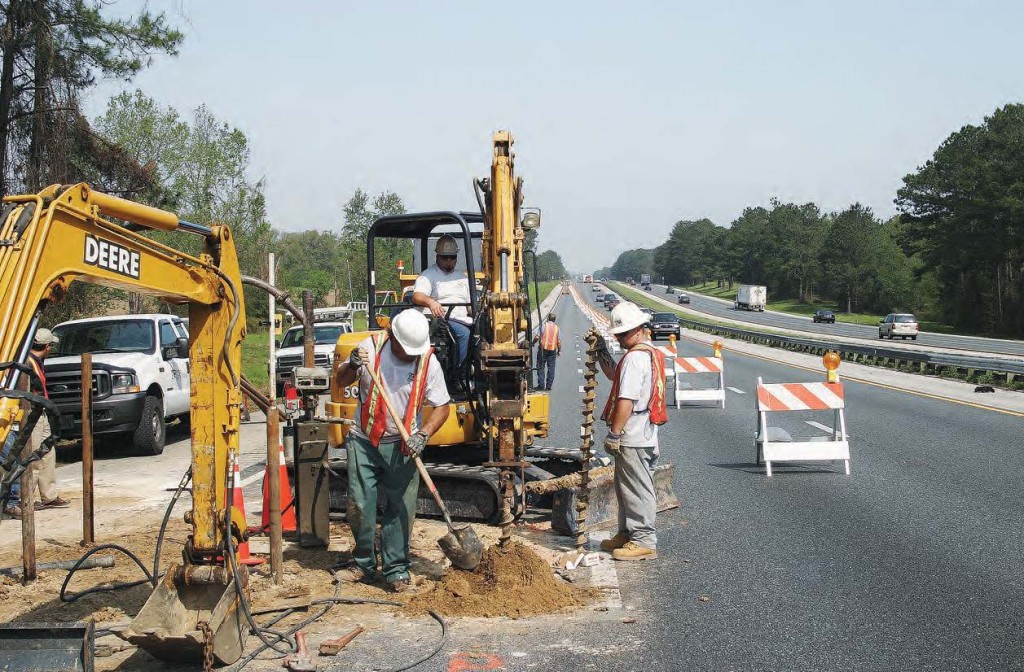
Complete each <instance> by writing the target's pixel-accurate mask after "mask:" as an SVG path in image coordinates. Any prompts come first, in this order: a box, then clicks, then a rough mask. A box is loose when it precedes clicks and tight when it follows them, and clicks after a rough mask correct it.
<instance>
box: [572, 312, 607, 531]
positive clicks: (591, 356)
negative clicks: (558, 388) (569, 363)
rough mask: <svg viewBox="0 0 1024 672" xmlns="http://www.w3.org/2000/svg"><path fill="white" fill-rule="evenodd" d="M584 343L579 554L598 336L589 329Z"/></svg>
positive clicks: (587, 499)
mask: <svg viewBox="0 0 1024 672" xmlns="http://www.w3.org/2000/svg"><path fill="white" fill-rule="evenodd" d="M583 340H584V341H586V343H587V361H586V364H585V365H584V366H585V372H584V374H583V380H584V382H583V411H582V413H583V422H582V424H580V452H582V453H583V470H582V471H581V472H580V490H579V495H578V496H577V498H576V550H577V551H583V548H584V546H586V544H587V513H588V512H589V509H590V460H591V458H592V457H593V455H594V453H593V450H592V448H593V446H594V400H595V398H596V396H597V352H598V342H599V341H600V340H601V335H600V334H599V333H598V332H597V330H596V329H593V328H591V329H590V331H588V332H587V333H586V334H585V335H584V336H583Z"/></svg>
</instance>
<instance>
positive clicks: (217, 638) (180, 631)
mask: <svg viewBox="0 0 1024 672" xmlns="http://www.w3.org/2000/svg"><path fill="white" fill-rule="evenodd" d="M189 569H190V570H207V571H205V572H198V571H190V572H187V573H186V572H185V571H184V569H183V568H182V567H181V566H180V565H178V564H174V565H171V567H170V569H169V570H168V571H167V573H166V574H165V575H164V578H163V579H162V580H161V581H160V584H159V585H158V586H157V587H156V590H154V591H153V594H152V595H150V596H149V600H147V601H146V604H145V605H143V607H142V610H141V611H139V614H138V615H137V616H136V617H135V620H133V621H132V622H131V625H129V626H128V629H127V630H123V631H121V632H120V633H119V635H120V636H121V637H122V638H123V639H126V640H127V641H129V642H131V643H132V644H135V645H136V646H138V647H140V648H142V649H145V650H146V651H147V652H148V653H149V654H150V655H152V656H153V657H154V658H158V659H160V660H165V661H169V662H178V663H194V662H199V661H202V660H203V659H204V658H205V654H206V647H207V643H208V642H209V643H210V644H211V645H212V649H211V652H212V654H213V657H214V659H215V660H216V661H217V662H219V663H220V664H222V665H230V664H232V663H234V662H235V661H236V660H238V659H239V658H240V657H241V655H242V650H243V648H244V644H245V637H246V630H245V617H244V616H243V614H242V612H241V605H240V604H239V600H238V592H237V591H236V589H235V585H234V582H233V581H232V579H231V576H230V574H229V572H228V570H227V569H225V568H219V567H191V568H189ZM238 570H239V572H241V574H240V575H239V579H240V580H241V581H242V587H243V590H245V589H247V586H248V581H249V575H248V572H247V570H246V568H245V567H239V568H238ZM201 574H206V575H205V576H203V575H201ZM186 577H187V578H186Z"/></svg>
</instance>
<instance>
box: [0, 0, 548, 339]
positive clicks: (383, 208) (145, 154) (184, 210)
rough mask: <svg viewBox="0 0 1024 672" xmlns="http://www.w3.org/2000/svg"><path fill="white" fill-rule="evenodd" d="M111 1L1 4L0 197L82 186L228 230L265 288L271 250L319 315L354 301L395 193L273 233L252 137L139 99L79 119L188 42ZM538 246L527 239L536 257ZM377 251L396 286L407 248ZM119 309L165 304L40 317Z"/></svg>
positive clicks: (391, 245)
mask: <svg viewBox="0 0 1024 672" xmlns="http://www.w3.org/2000/svg"><path fill="white" fill-rule="evenodd" d="M108 4H109V3H107V2H105V1H102V0H8V1H7V2H5V3H0V51H2V53H0V195H7V194H14V193H35V192H38V191H39V190H40V189H42V188H43V187H45V186H47V185H49V184H54V183H58V184H74V183H77V182H88V183H89V184H91V185H92V186H93V187H94V188H96V189H97V190H99V191H103V192H107V193H111V194H114V195H118V196H122V197H125V198H129V199H131V200H134V201H137V202H140V203H145V204H148V205H153V206H156V207H159V208H164V209H167V210H171V211H173V212H175V213H176V214H178V216H179V217H180V218H181V219H184V220H188V221H193V222H197V223H201V224H209V223H214V222H216V223H223V224H227V225H228V226H230V227H231V229H232V232H233V234H234V240H235V245H236V248H237V251H238V255H239V262H240V265H241V268H242V272H243V273H245V274H247V275H254V276H258V277H261V278H264V279H265V278H267V277H268V272H269V269H268V267H267V264H268V256H267V253H268V252H270V251H274V252H276V269H275V271H276V281H277V284H278V286H281V287H283V288H285V289H287V290H289V291H290V292H292V293H293V294H298V293H299V292H300V291H301V290H303V289H309V290H311V291H312V292H313V295H314V302H315V303H316V304H317V305H327V304H344V303H347V302H348V301H350V300H365V299H366V278H367V276H368V269H367V250H366V244H367V243H366V239H367V232H368V231H369V228H370V225H371V224H372V223H373V221H374V220H375V219H376V218H377V217H380V216H383V215H393V214H401V213H404V212H405V210H406V208H405V204H404V203H403V201H402V199H401V197H400V196H399V195H398V194H396V193H394V192H391V191H383V192H381V193H380V194H377V195H376V196H371V195H369V194H367V193H366V192H364V191H363V190H362V189H360V188H356V189H355V190H354V193H353V195H352V196H351V198H349V199H348V201H346V202H345V203H343V204H342V203H339V212H338V219H337V223H336V225H335V226H334V227H332V228H330V229H327V230H310V231H283V230H280V229H278V228H276V227H274V226H273V224H272V222H271V221H270V218H269V216H268V214H267V203H266V196H265V193H264V187H265V183H264V181H263V180H262V179H253V178H252V177H251V171H250V141H249V138H247V137H246V135H245V133H243V132H242V131H241V130H239V129H237V128H235V127H233V126H232V125H231V124H230V123H228V122H227V121H225V120H223V119H219V118H217V117H216V116H215V115H214V114H213V113H212V112H211V111H210V110H209V109H208V108H206V107H205V106H199V107H198V108H196V109H194V110H190V111H184V112H183V111H180V110H176V109H174V108H172V107H169V106H166V105H161V104H160V103H159V102H157V101H156V100H154V99H153V98H151V97H149V96H147V95H146V94H145V93H144V92H142V91H138V90H136V91H133V92H124V93H121V94H119V95H117V96H114V97H113V98H111V99H110V100H109V101H108V102H107V106H106V110H105V111H104V112H103V113H102V114H100V115H99V116H97V117H96V118H94V119H88V118H87V117H86V115H85V114H84V113H83V112H82V109H81V105H80V100H81V98H82V96H84V95H85V94H86V93H87V92H88V91H89V90H90V89H91V88H92V87H93V86H94V85H95V84H96V83H97V82H98V81H99V80H101V79H105V78H115V79H122V80H129V81H130V80H131V78H132V77H133V76H134V75H135V74H137V73H138V72H140V71H141V70H142V69H144V68H145V67H146V66H148V65H149V64H150V62H151V60H152V58H154V57H155V56H159V55H166V56H174V55H176V54H177V53H178V49H179V48H180V46H181V45H182V43H183V41H184V39H185V36H184V34H183V33H182V32H181V31H179V30H178V29H177V28H175V27H174V26H172V25H170V23H171V22H170V20H169V18H168V16H167V15H166V14H165V13H162V12H161V13H153V12H150V11H148V10H146V9H145V8H144V7H143V9H142V10H141V11H140V12H139V13H137V14H136V15H135V16H133V17H130V18H123V19H113V18H110V17H109V7H108ZM534 233H535V232H534ZM145 235H147V236H151V237H153V238H155V239H158V240H160V241H161V242H164V243H166V244H168V245H170V246H172V247H175V248H177V249H180V250H182V251H183V252H186V253H192V254H196V253H198V252H199V250H200V242H199V241H198V240H197V239H195V238H193V237H190V236H180V235H175V234H173V233H167V232H159V231H155V232H149V233H146V234H145ZM536 242H537V241H536V236H535V235H534V236H533V239H532V244H533V246H534V249H535V247H536ZM376 245H377V247H376V249H375V251H374V254H375V266H376V269H375V270H376V272H377V285H378V286H379V287H382V288H386V289H397V288H398V279H397V273H398V271H397V267H396V263H395V262H396V261H397V260H398V259H403V260H404V261H405V262H406V265H407V266H406V269H407V272H408V271H409V270H411V267H412V244H411V243H410V242H408V241H385V240H380V241H378V242H377V243H376ZM537 261H538V275H539V276H540V277H541V278H546V277H547V276H552V277H561V275H563V274H564V272H565V271H564V268H563V267H562V265H561V259H560V258H559V257H558V255H557V254H556V253H554V252H543V253H540V254H538V258H537ZM531 268H532V266H531ZM245 292H246V308H247V313H248V317H249V318H250V319H252V318H260V317H265V315H266V305H267V304H266V301H265V299H264V297H263V296H262V295H261V293H260V292H258V291H253V290H250V289H248V288H246V289H245ZM120 309H123V310H127V311H128V312H144V311H148V310H168V309H169V307H168V306H165V305H161V304H159V302H158V301H157V300H156V299H152V298H149V297H144V296H142V295H139V294H126V293H124V292H121V291H119V290H114V289H109V288H104V287H99V286H95V285H89V284H84V283H74V284H72V286H71V291H69V292H68V295H67V296H66V297H65V299H64V300H63V301H62V302H61V303H60V304H56V305H51V306H48V307H47V310H46V313H45V314H44V321H45V322H46V323H48V324H52V323H55V322H58V321H61V320H64V319H70V318H74V317H81V316H85V315H95V314H101V313H103V312H111V311H117V310H120Z"/></svg>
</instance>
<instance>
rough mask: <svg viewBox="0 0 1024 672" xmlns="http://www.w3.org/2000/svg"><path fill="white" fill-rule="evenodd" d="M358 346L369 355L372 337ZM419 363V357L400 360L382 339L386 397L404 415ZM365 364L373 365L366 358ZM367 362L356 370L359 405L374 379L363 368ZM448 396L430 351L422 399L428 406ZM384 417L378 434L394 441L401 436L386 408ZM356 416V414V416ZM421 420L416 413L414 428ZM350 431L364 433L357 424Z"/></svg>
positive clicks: (382, 367) (381, 367)
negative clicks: (382, 429)
mask: <svg viewBox="0 0 1024 672" xmlns="http://www.w3.org/2000/svg"><path fill="white" fill-rule="evenodd" d="M358 347H360V348H364V349H365V350H366V351H367V352H369V353H370V357H371V358H372V357H373V356H374V355H373V352H374V347H373V339H372V338H365V339H363V341H362V342H361V343H360V344H359V346H358ZM417 364H418V358H417V359H414V360H413V361H411V362H403V361H402V360H400V359H398V357H395V353H393V352H391V344H390V343H385V344H384V348H383V349H382V350H381V355H380V378H381V381H382V382H383V383H384V387H386V388H387V393H388V397H390V398H391V402H392V403H393V404H394V406H395V410H396V411H398V415H399V417H401V418H404V417H405V410H406V408H408V406H409V397H410V396H411V395H412V379H413V377H415V375H416V365H417ZM366 366H373V362H367V363H366ZM366 366H364V367H363V368H362V369H360V372H359V405H360V407H362V404H363V402H364V401H365V400H366V399H367V398H368V397H369V396H370V386H371V385H373V379H372V378H370V374H369V372H368V371H367V370H366ZM449 401H451V397H450V396H448V387H447V386H446V385H445V383H444V374H443V373H442V372H441V364H440V363H438V361H437V357H435V356H434V355H433V354H431V355H430V362H428V363H427V389H426V391H425V394H424V396H423V403H424V404H425V405H427V406H434V407H435V408H436V407H438V406H444V405H445V404H447V403H448V402H449ZM384 417H385V418H387V423H386V424H385V425H384V436H382V437H381V441H382V442H388V441H395V440H397V439H399V438H400V437H401V434H400V433H399V432H398V425H396V424H395V421H394V420H393V419H392V418H391V414H390V413H388V412H387V411H386V410H385V411H384ZM356 419H357V420H358V415H357V416H356ZM421 420H422V414H421V415H419V416H417V417H416V424H415V425H414V429H415V428H416V427H419V424H420V422H421ZM350 431H353V432H356V433H357V434H359V435H361V436H363V437H365V436H366V433H365V432H364V431H363V430H362V427H360V426H359V425H352V427H351V429H350Z"/></svg>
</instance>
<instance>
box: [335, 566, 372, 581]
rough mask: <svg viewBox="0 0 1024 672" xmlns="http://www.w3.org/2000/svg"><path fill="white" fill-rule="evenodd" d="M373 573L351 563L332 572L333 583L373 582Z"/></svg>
mask: <svg viewBox="0 0 1024 672" xmlns="http://www.w3.org/2000/svg"><path fill="white" fill-rule="evenodd" d="M373 580H374V575H373V574H370V573H369V572H365V571H363V569H362V568H361V567H359V566H358V565H355V564H352V565H349V566H347V567H342V568H341V569H339V570H338V571H336V572H334V582H335V583H373Z"/></svg>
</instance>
